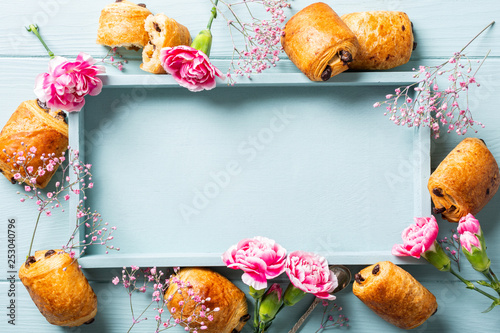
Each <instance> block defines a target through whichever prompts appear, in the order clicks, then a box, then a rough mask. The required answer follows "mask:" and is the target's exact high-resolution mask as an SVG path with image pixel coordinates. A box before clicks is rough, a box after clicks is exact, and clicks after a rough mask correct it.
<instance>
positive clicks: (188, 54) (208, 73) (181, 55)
mask: <svg viewBox="0 0 500 333" xmlns="http://www.w3.org/2000/svg"><path fill="white" fill-rule="evenodd" d="M160 61H161V64H162V66H163V68H164V69H165V71H166V72H167V73H169V74H171V75H172V76H173V77H174V79H175V80H176V81H177V82H178V83H179V84H180V85H181V86H183V87H184V88H187V89H189V90H190V91H201V90H210V89H213V88H215V85H216V83H215V77H216V76H218V77H220V78H221V79H225V77H224V74H222V72H221V71H220V70H219V69H218V68H217V67H215V66H214V65H212V63H210V60H209V59H208V57H207V55H206V54H205V53H203V52H201V51H199V50H197V49H195V48H192V47H191V46H186V45H180V46H176V47H164V48H163V49H161V52H160Z"/></svg>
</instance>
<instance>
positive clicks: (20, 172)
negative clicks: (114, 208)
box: [3, 143, 119, 258]
mask: <svg viewBox="0 0 500 333" xmlns="http://www.w3.org/2000/svg"><path fill="white" fill-rule="evenodd" d="M21 146H22V147H23V150H21V151H18V152H14V153H13V154H12V156H8V161H9V162H10V161H12V162H14V163H13V166H14V168H15V169H14V170H12V172H13V173H14V180H15V181H16V182H18V183H19V184H23V183H25V184H30V185H25V186H24V192H20V191H18V192H17V194H19V195H21V196H22V197H21V199H20V201H21V202H25V201H27V200H34V201H35V202H36V205H37V206H38V215H37V219H36V223H35V227H34V230H33V235H32V237H31V243H30V247H29V251H28V257H29V256H31V251H32V249H33V244H34V240H35V234H36V231H37V228H38V225H39V222H40V220H41V216H42V215H43V214H45V215H46V216H47V217H50V216H52V212H53V211H54V210H55V209H60V210H61V212H64V208H63V202H65V201H69V199H70V193H73V194H75V195H81V197H82V199H81V200H80V201H79V202H78V206H77V207H76V216H75V217H74V218H75V229H74V231H73V233H72V234H71V236H70V238H69V240H68V242H67V243H66V245H63V246H62V250H63V251H65V252H67V253H69V254H70V256H71V257H72V258H76V257H79V256H80V255H81V254H82V253H83V252H84V251H85V250H86V249H87V246H90V245H94V244H95V245H102V246H105V247H106V253H108V250H110V249H113V250H119V248H115V247H114V246H113V245H110V244H108V243H109V242H110V241H111V240H113V238H114V237H113V236H112V234H113V232H114V231H115V230H116V227H115V226H113V227H109V226H108V223H107V222H103V220H102V219H101V215H100V214H99V213H97V212H96V211H94V212H92V211H91V210H90V208H88V207H85V204H84V202H85V200H87V195H86V191H87V190H89V189H92V188H93V187H94V183H93V181H92V174H91V172H90V170H91V167H92V165H90V164H85V163H83V162H82V161H81V160H80V159H79V153H78V151H76V150H73V149H71V148H70V147H68V149H69V154H68V156H66V154H65V153H64V152H63V153H62V156H59V157H56V156H55V154H49V155H45V154H41V155H40V156H37V148H36V147H33V146H31V147H29V146H28V145H26V144H24V143H21ZM3 153H4V154H7V152H6V150H3ZM34 159H40V160H41V161H42V166H40V167H39V168H38V169H36V170H35V169H34V168H33V166H31V162H32V161H33V160H34ZM57 168H59V170H60V173H59V174H60V175H61V176H60V177H61V178H60V179H61V180H60V181H57V182H56V183H55V189H54V190H52V191H48V192H47V193H42V191H41V190H40V189H38V188H37V187H36V186H35V185H36V184H37V179H38V177H41V176H43V175H45V173H47V172H52V171H54V170H56V169H57ZM70 173H73V174H74V175H75V178H74V180H71V178H70ZM83 230H85V233H86V235H85V238H84V239H83V240H80V239H75V236H76V234H77V233H78V232H79V231H82V232H83ZM76 249H80V252H79V254H78V255H77V254H76V252H75V250H76Z"/></svg>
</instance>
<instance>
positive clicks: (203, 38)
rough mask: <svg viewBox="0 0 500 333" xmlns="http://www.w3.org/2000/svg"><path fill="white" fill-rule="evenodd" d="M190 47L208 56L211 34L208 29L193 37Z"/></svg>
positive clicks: (210, 46)
mask: <svg viewBox="0 0 500 333" xmlns="http://www.w3.org/2000/svg"><path fill="white" fill-rule="evenodd" d="M191 47H192V48H195V49H197V50H199V51H201V52H203V53H205V54H206V55H207V57H209V56H210V49H211V48H212V33H211V32H210V30H209V29H204V30H202V31H200V33H199V34H198V35H197V36H196V37H195V39H194V40H193V42H192V43H191Z"/></svg>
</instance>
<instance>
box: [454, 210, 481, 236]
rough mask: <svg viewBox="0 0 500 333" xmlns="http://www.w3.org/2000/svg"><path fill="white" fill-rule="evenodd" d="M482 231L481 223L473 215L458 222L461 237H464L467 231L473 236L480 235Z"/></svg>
mask: <svg viewBox="0 0 500 333" xmlns="http://www.w3.org/2000/svg"><path fill="white" fill-rule="evenodd" d="M480 230H481V226H480V224H479V221H478V220H476V218H475V217H474V215H472V214H471V213H469V214H467V215H466V216H463V217H462V218H461V219H460V221H459V222H458V228H457V231H458V233H459V234H460V235H463V234H464V233H465V232H467V231H468V232H471V233H473V234H479V233H480Z"/></svg>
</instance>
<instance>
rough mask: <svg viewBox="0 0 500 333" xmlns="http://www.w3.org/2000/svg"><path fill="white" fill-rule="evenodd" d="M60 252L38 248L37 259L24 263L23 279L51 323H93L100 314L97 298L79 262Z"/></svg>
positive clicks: (39, 308)
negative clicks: (97, 314) (98, 312)
mask: <svg viewBox="0 0 500 333" xmlns="http://www.w3.org/2000/svg"><path fill="white" fill-rule="evenodd" d="M50 251H51V252H52V251H53V250H50ZM60 251H61V250H55V251H54V253H53V254H50V253H51V252H48V251H36V252H35V255H34V259H35V260H36V262H33V263H30V264H28V263H26V264H23V265H21V268H20V269H19V278H20V279H21V282H22V283H23V285H24V286H25V287H26V289H27V290H28V292H29V294H30V296H31V299H32V300H33V302H34V303H35V305H36V306H37V308H38V310H40V312H41V313H42V315H43V316H44V317H45V318H46V319H47V321H48V322H49V323H51V324H53V325H58V326H70V327H72V326H80V325H82V324H84V323H90V322H91V321H93V318H94V317H95V315H96V313H97V297H96V295H95V293H94V291H93V290H92V287H90V285H89V283H88V281H87V279H86V278H85V276H84V275H83V273H82V271H81V269H80V268H79V267H78V262H77V261H76V260H74V259H72V258H71V257H70V256H69V254H67V253H62V252H60ZM46 253H48V254H47V256H45V255H46ZM30 258H32V257H30ZM28 260H29V259H28ZM64 268H66V270H64Z"/></svg>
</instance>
